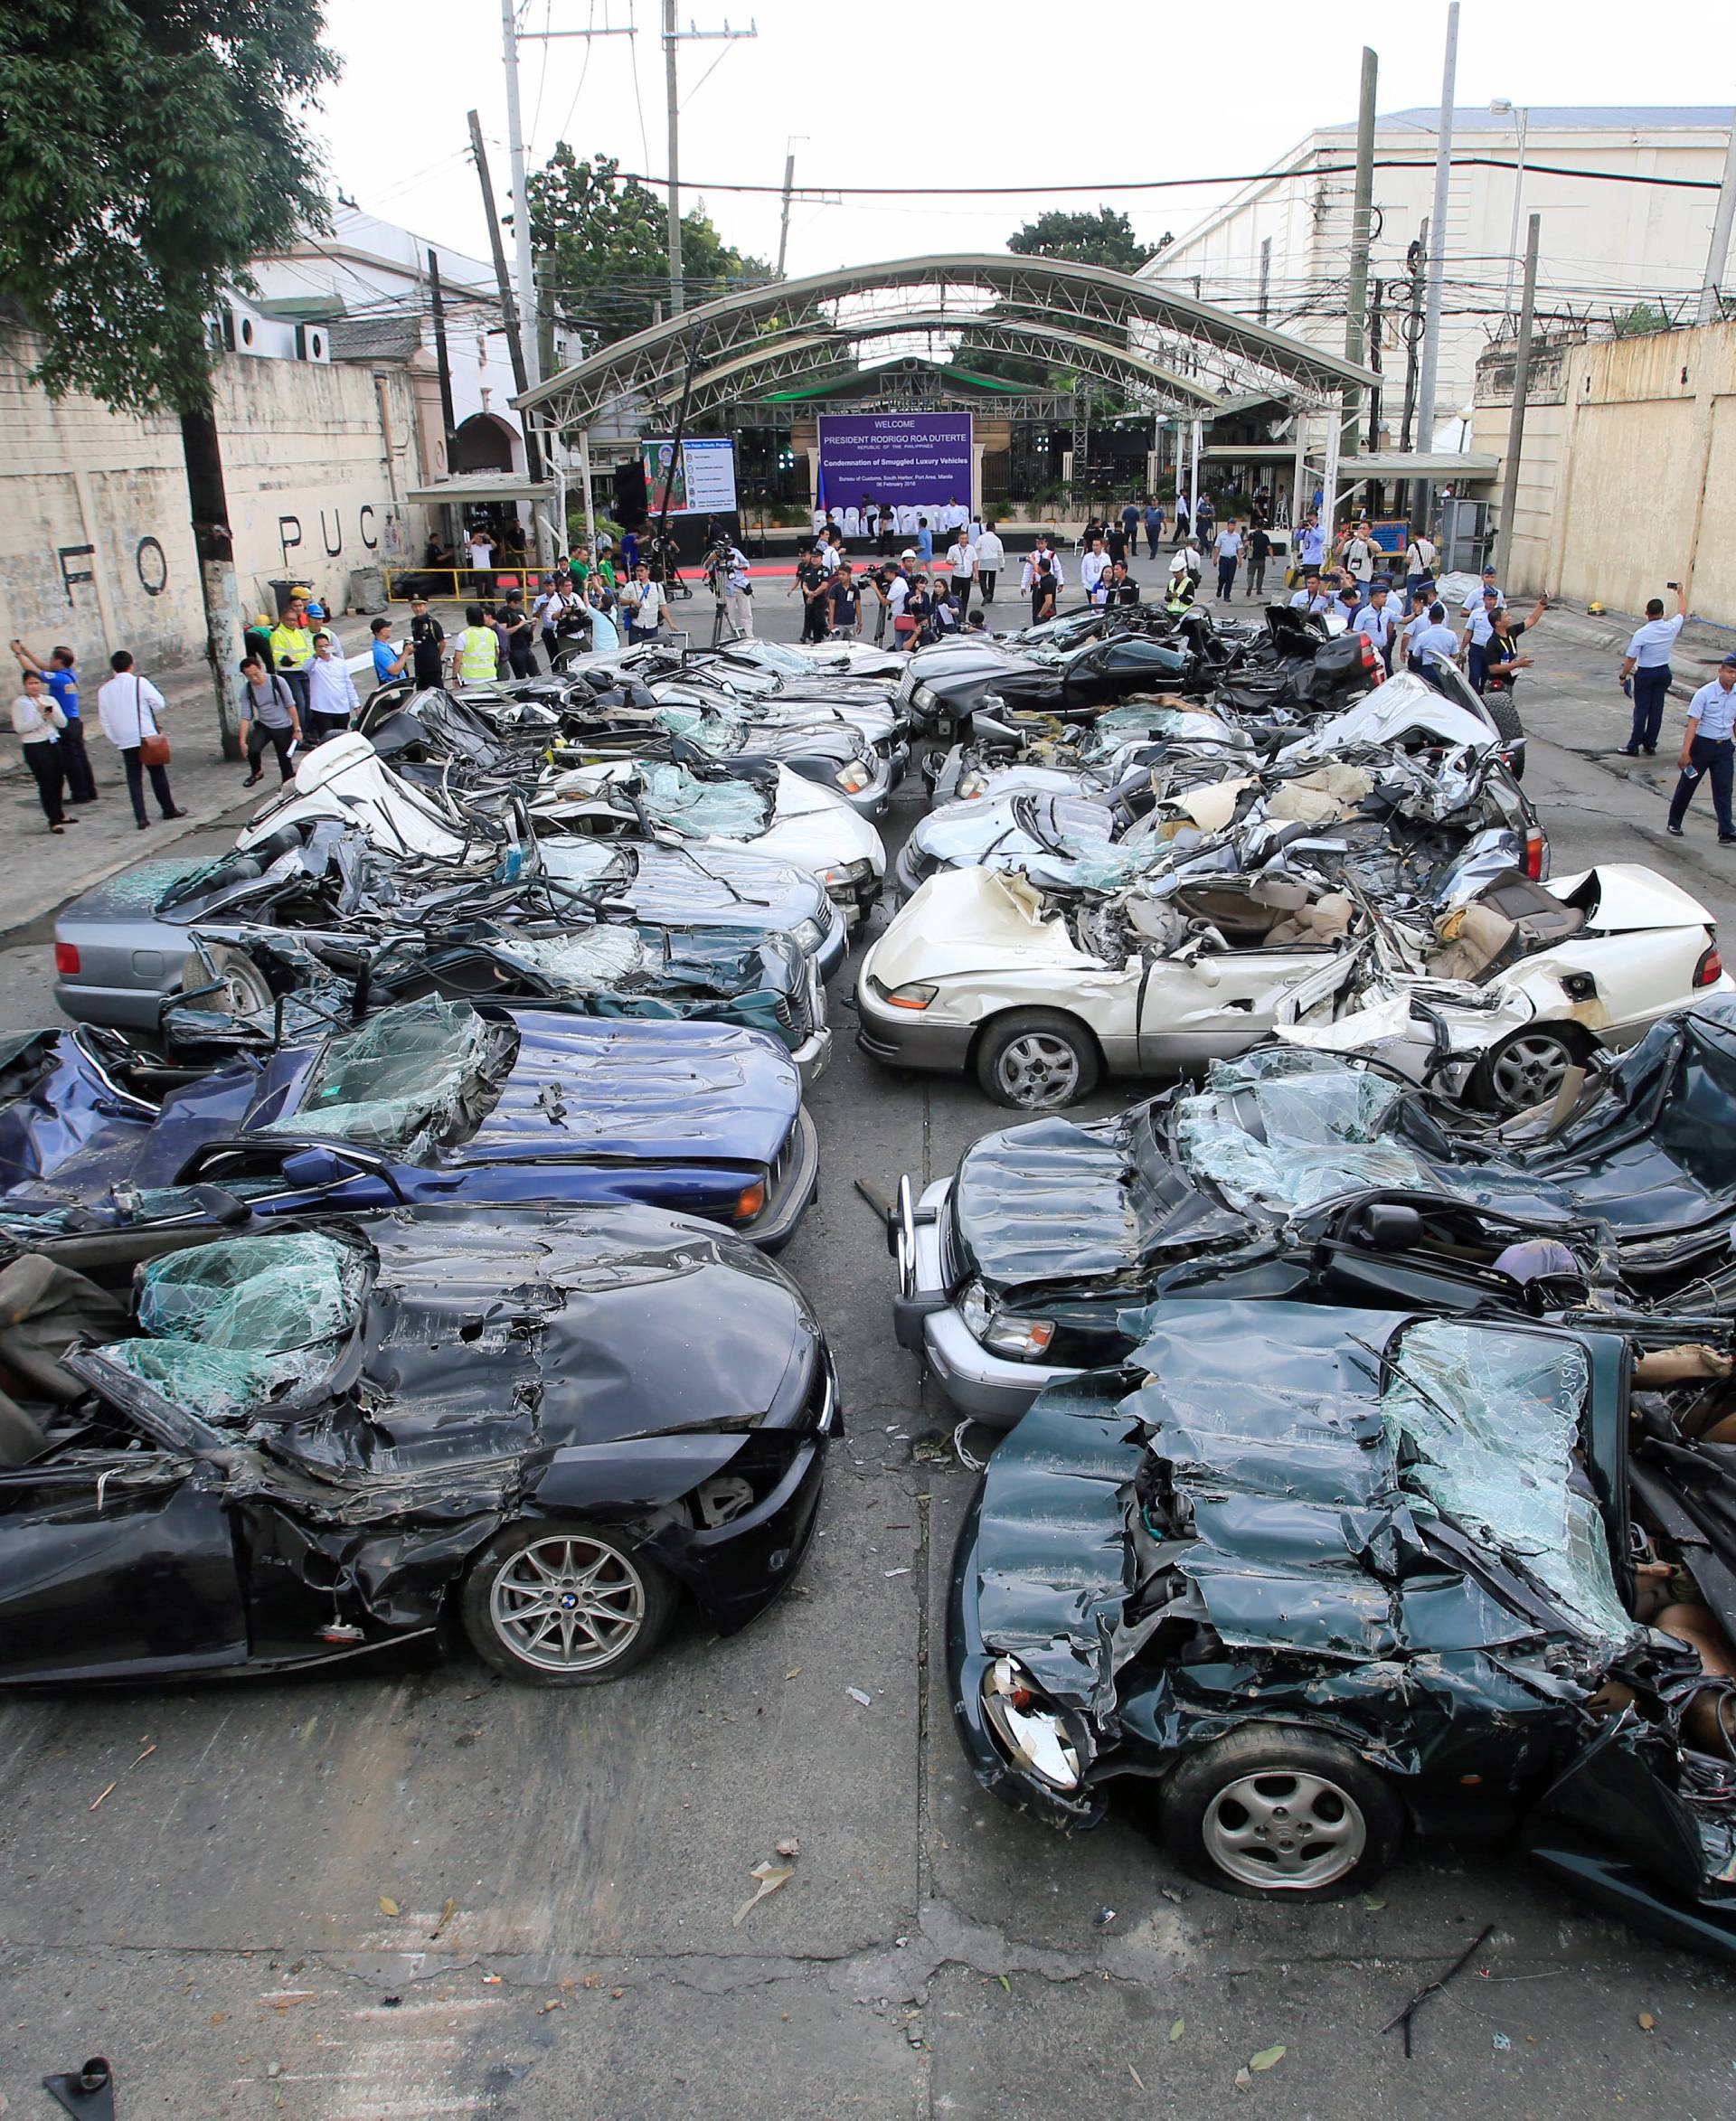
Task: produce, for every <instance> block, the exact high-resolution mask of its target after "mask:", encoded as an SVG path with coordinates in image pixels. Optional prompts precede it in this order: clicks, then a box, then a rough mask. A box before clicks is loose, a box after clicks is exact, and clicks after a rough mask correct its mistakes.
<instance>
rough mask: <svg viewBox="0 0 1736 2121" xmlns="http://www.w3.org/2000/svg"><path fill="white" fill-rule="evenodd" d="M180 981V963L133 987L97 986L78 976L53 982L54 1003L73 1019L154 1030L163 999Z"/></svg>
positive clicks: (122, 1028)
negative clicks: (151, 979)
mask: <svg viewBox="0 0 1736 2121" xmlns="http://www.w3.org/2000/svg"><path fill="white" fill-rule="evenodd" d="M180 984H181V966H180V964H179V963H177V964H176V965H175V967H174V969H173V970H172V971H170V972H167V973H165V974H164V975H163V976H161V977H160V978H158V979H156V980H153V981H151V982H149V983H141V984H140V985H138V986H136V987H99V986H92V985H90V984H89V983H88V982H87V981H84V980H80V979H71V980H68V979H57V980H56V981H55V982H54V1003H55V1006H56V1007H57V1008H58V1009H59V1010H60V1011H61V1013H62V1014H63V1015H66V1016H70V1017H71V1020H72V1022H73V1023H95V1024H101V1025H104V1026H106V1027H108V1028H109V1029H111V1030H114V1031H151V1032H154V1031H155V1030H156V1027H157V1024H158V1022H159V1021H160V1019H161V1017H162V1013H163V999H164V996H165V995H172V994H173V993H174V992H175V989H176V988H177V987H178V986H179V985H180Z"/></svg>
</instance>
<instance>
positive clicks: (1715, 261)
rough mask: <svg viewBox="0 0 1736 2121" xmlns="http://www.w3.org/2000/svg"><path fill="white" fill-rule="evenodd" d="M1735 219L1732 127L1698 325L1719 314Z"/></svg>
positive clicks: (1734, 139) (1735, 139) (1735, 134)
mask: <svg viewBox="0 0 1736 2121" xmlns="http://www.w3.org/2000/svg"><path fill="white" fill-rule="evenodd" d="M1732 221H1736V126H1731V128H1730V145H1729V146H1728V147H1726V148H1725V149H1724V181H1723V184H1722V186H1721V187H1720V189H1719V193H1718V211H1717V212H1716V213H1715V214H1713V215H1712V248H1711V250H1708V251H1707V253H1706V277H1705V279H1704V281H1703V284H1702V286H1701V288H1700V306H1699V307H1698V308H1697V309H1696V310H1695V311H1694V322H1695V324H1710V323H1711V322H1712V318H1713V317H1714V316H1717V314H1718V290H1719V288H1720V287H1721V286H1722V283H1723V278H1724V263H1725V260H1726V259H1728V258H1729V256H1730V228H1731V222H1732Z"/></svg>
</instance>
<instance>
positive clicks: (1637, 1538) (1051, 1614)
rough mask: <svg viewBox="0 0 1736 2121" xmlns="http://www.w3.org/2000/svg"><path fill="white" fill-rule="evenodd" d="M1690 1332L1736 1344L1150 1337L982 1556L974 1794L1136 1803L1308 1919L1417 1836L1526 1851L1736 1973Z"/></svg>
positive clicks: (994, 1528)
mask: <svg viewBox="0 0 1736 2121" xmlns="http://www.w3.org/2000/svg"><path fill="white" fill-rule="evenodd" d="M1684 1326H1685V1328H1686V1329H1687V1330H1688V1331H1689V1332H1692V1333H1693V1334H1694V1335H1695V1336H1696V1337H1703V1336H1704V1335H1706V1334H1718V1333H1719V1331H1720V1328H1719V1325H1718V1323H1717V1322H1716V1321H1713V1322H1711V1323H1710V1324H1708V1322H1707V1321H1705V1320H1702V1319H1695V1320H1690V1321H1648V1322H1646V1324H1645V1325H1644V1326H1642V1327H1640V1328H1638V1329H1637V1330H1628V1331H1614V1330H1605V1329H1601V1328H1599V1327H1598V1326H1597V1325H1595V1324H1590V1325H1587V1326H1584V1327H1576V1328H1574V1329H1571V1330H1569V1329H1567V1328H1564V1327H1560V1326H1553V1325H1546V1324H1520V1323H1518V1322H1515V1321H1510V1320H1476V1319H1462V1318H1461V1319H1444V1318H1441V1317H1439V1316H1429V1315H1402V1314H1399V1313H1395V1312H1393V1311H1390V1310H1386V1311H1368V1310H1351V1309H1344V1310H1339V1309H1331V1308H1325V1307H1320V1306H1312V1305H1304V1304H1293V1303H1288V1302H1273V1303H1264V1304H1260V1303H1226V1302H1221V1301H1220V1302H1209V1301H1194V1300H1188V1299H1176V1298H1170V1299H1165V1301H1162V1302H1160V1303H1158V1304H1156V1305H1154V1306H1151V1307H1150V1309H1149V1310H1148V1311H1147V1312H1146V1315H1145V1318H1144V1320H1143V1327H1142V1333H1141V1336H1140V1344H1139V1346H1138V1348H1137V1352H1136V1353H1135V1354H1134V1355H1133V1356H1132V1358H1131V1359H1130V1360H1129V1362H1127V1363H1126V1364H1125V1365H1124V1366H1122V1367H1120V1368H1118V1369H1115V1370H1105V1371H1095V1372H1088V1373H1085V1374H1083V1375H1081V1376H1080V1377H1078V1378H1075V1379H1073V1380H1071V1381H1067V1382H1063V1383H1060V1384H1056V1385H1052V1386H1051V1387H1050V1388H1049V1389H1048V1390H1046V1391H1045V1392H1043V1395H1042V1396H1041V1397H1040V1398H1039V1399H1038V1400H1036V1402H1035V1404H1034V1405H1033V1407H1032V1409H1031V1410H1030V1412H1029V1413H1028V1414H1026V1415H1025V1417H1024V1419H1023V1420H1022V1421H1021V1422H1020V1423H1019V1424H1018V1425H1017V1427H1016V1428H1014V1430H1013V1431H1012V1433H1011V1434H1010V1435H1009V1436H1008V1437H1007V1438H1006V1439H1005V1442H1004V1443H1003V1444H1002V1445H1001V1446H1000V1447H999V1448H998V1449H997V1451H996V1452H995V1456H994V1457H993V1458H992V1459H991V1461H990V1463H989V1466H988V1468H987V1471H986V1475H984V1478H983V1481H982V1485H981V1487H980V1490H979V1492H978V1494H977V1498H976V1501H975V1503H974V1504H973V1507H972V1509H971V1511H970V1513H969V1515H968V1518H967V1522H966V1523H965V1526H964V1528H963V1531H962V1532H961V1534H960V1538H959V1541H958V1551H957V1555H956V1558H955V1563H954V1573H953V1581H952V1587H951V1607H950V1617H949V1627H948V1663H949V1670H950V1676H951V1682H952V1694H953V1702H954V1709H955V1715H956V1718H957V1721H958V1731H959V1735H960V1738H961V1739H962V1741H963V1744H964V1748H965V1751H966V1753H967V1756H968V1758H969V1759H970V1761H971V1763H972V1765H973V1767H975V1769H976V1771H977V1775H978V1777H980V1779H981V1780H982V1781H983V1782H984V1784H985V1785H986V1786H987V1787H988V1788H989V1789H991V1790H992V1791H994V1792H995V1793H996V1794H998V1795H999V1796H1003V1797H1005V1798H1007V1799H1008V1800H1009V1801H1010V1802H1012V1803H1013V1804H1014V1805H1018V1806H1020V1807H1022V1808H1024V1809H1028V1810H1030V1811H1032V1812H1033V1813H1035V1814H1036V1815H1039V1816H1040V1817H1042V1818H1043V1819H1046V1820H1047V1821H1049V1822H1050V1823H1052V1824H1055V1825H1059V1826H1062V1827H1069V1828H1071V1827H1078V1826H1090V1825H1095V1824H1098V1823H1099V1821H1100V1820H1101V1819H1102V1817H1103V1816H1104V1814H1105V1811H1106V1809H1107V1806H1108V1802H1109V1793H1110V1787H1111V1785H1113V1784H1115V1783H1116V1782H1117V1781H1118V1780H1120V1779H1122V1778H1127V1785H1128V1786H1129V1787H1131V1788H1132V1789H1134V1790H1137V1791H1138V1792H1140V1793H1145V1801H1146V1802H1147V1803H1154V1804H1155V1807H1156V1814H1157V1816H1158V1819H1159V1821H1160V1823H1161V1824H1162V1826H1163V1829H1164V1832H1165V1838H1166V1840H1167V1842H1168V1843H1169V1846H1170V1847H1171V1849H1172V1851H1173V1852H1174V1853H1175V1855H1176V1857H1177V1858H1178V1860H1179V1861H1181V1862H1183V1863H1184V1864H1185V1865H1186V1866H1187V1867H1188V1868H1189V1869H1190V1870H1192V1871H1194V1872H1195V1873H1196V1874H1197V1875H1199V1876H1201V1877H1203V1878H1204V1879H1206V1880H1208V1881H1210V1882H1212V1883H1213V1884H1214V1885H1217V1886H1219V1887H1221V1888H1222V1889H1223V1890H1227V1891H1231V1892H1240V1893H1243V1894H1247V1895H1251V1896H1262V1897H1271V1898H1275V1899H1286V1898H1288V1899H1319V1898H1326V1897H1328V1896H1332V1895H1335V1894H1340V1893H1344V1892H1347V1891H1350V1890H1355V1889H1357V1888H1359V1887H1361V1886H1363V1885H1364V1884H1366V1883H1368V1882H1369V1881H1372V1880H1373V1878H1374V1877H1375V1876H1377V1875H1378V1874H1379V1872H1380V1871H1382V1869H1383V1868H1384V1867H1385V1866H1386V1865H1387V1864H1388V1863H1389V1862H1391V1861H1392V1858H1393V1857H1394V1855H1395V1854H1396V1853H1397V1852H1398V1850H1399V1848H1400V1846H1401V1843H1402V1842H1403V1840H1404V1838H1405V1836H1406V1835H1407V1833H1411V1832H1415V1833H1421V1834H1450V1835H1465V1834H1471V1833H1475V1834H1516V1835H1517V1837H1518V1838H1519V1840H1520V1842H1521V1843H1522V1844H1523V1845H1524V1847H1525V1848H1526V1849H1527V1850H1528V1851H1529V1852H1530V1853H1531V1854H1532V1855H1533V1856H1534V1857H1536V1858H1537V1859H1538V1860H1539V1861H1540V1862H1543V1864H1544V1865H1545V1866H1546V1867H1547V1868H1548V1869H1550V1870H1551V1871H1553V1872H1554V1873H1555V1874H1556V1875H1557V1876H1558V1877H1559V1878H1561V1880H1563V1881H1565V1882H1566V1883H1568V1884H1569V1885H1570V1886H1571V1887H1572V1888H1574V1889H1575V1890H1579V1891H1580V1892H1582V1893H1584V1894H1586V1895H1588V1896H1589V1897H1590V1899H1593V1900H1594V1901H1596V1902H1597V1903H1598V1904H1599V1906H1600V1907H1601V1908H1602V1909H1605V1910H1606V1911H1609V1912H1612V1913H1617V1914H1620V1915H1622V1916H1624V1917H1625V1918H1628V1920H1630V1921H1632V1922H1634V1923H1636V1924H1637V1925H1639V1926H1640V1927H1642V1928H1646V1929H1647V1930H1649V1931H1650V1932H1652V1933H1653V1934H1655V1935H1656V1936H1659V1937H1664V1938H1665V1939H1666V1940H1667V1941H1669V1942H1671V1943H1674V1944H1677V1945H1684V1946H1687V1947H1693V1948H1698V1949H1703V1950H1707V1951H1711V1952H1714V1953H1716V1954H1719V1955H1721V1956H1724V1957H1726V1958H1736V1747H1733V1746H1732V1739H1731V1733H1732V1730H1733V1729H1736V1716H1733V1715H1732V1708H1733V1707H1736V1703H1732V1691H1733V1690H1736V1681H1732V1680H1731V1678H1729V1677H1726V1676H1723V1674H1724V1673H1730V1672H1731V1671H1736V1654H1732V1651H1731V1637H1732V1635H1736V1443H1731V1442H1729V1441H1720V1440H1717V1439H1718V1438H1719V1437H1720V1436H1723V1437H1728V1436H1730V1435H1731V1434H1733V1433H1736V1420H1732V1419H1731V1389H1730V1383H1729V1379H1728V1376H1727V1374H1723V1373H1724V1372H1727V1371H1728V1368H1729V1365H1728V1362H1727V1361H1721V1360H1719V1359H1717V1354H1718V1352H1717V1351H1715V1352H1714V1358H1713V1359H1712V1360H1710V1361H1707V1360H1704V1359H1702V1358H1701V1357H1700V1352H1699V1351H1698V1350H1697V1349H1694V1350H1683V1349H1679V1348H1678V1349H1675V1350H1670V1349H1668V1348H1666V1346H1665V1343H1667V1342H1668V1341H1669V1340H1670V1338H1671V1337H1672V1336H1673V1335H1674V1336H1676V1337H1679V1336H1680V1335H1681V1334H1682V1333H1683V1331H1684ZM1727 1342H1728V1331H1727V1327H1726V1328H1725V1329H1724V1331H1723V1344H1722V1354H1724V1355H1727V1353H1728V1347H1727ZM1659 1379H1661V1380H1663V1381H1662V1382H1658V1381H1657V1380H1659ZM1663 1568H1668V1569H1671V1570H1674V1571H1675V1574H1674V1576H1673V1577H1672V1578H1671V1579H1669V1580H1670V1588H1669V1590H1668V1592H1667V1593H1666V1594H1663V1595H1666V1596H1667V1597H1668V1598H1671V1599H1672V1600H1673V1601H1675V1602H1672V1603H1670V1604H1668V1605H1667V1606H1665V1605H1664V1604H1662V1603H1661V1598H1660V1593H1659V1589H1658V1586H1659V1583H1660V1580H1661V1578H1660V1574H1659V1571H1660V1570H1661V1569H1663ZM1696 1593H1697V1597H1698V1598H1699V1599H1703V1601H1704V1602H1703V1604H1702V1603H1695V1602H1693V1601H1694V1599H1695V1597H1696ZM1703 1653H1709V1654H1703Z"/></svg>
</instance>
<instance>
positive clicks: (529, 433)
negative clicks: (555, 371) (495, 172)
mask: <svg viewBox="0 0 1736 2121" xmlns="http://www.w3.org/2000/svg"><path fill="white" fill-rule="evenodd" d="M470 152H471V154H472V155H473V156H475V158H476V181H477V182H478V183H479V184H481V186H482V217H483V219H484V220H485V221H486V222H487V223H488V248H489V250H491V251H492V252H493V253H494V259H495V287H497V288H499V290H500V320H501V322H502V323H503V324H504V325H505V327H506V351H507V354H509V355H510V357H511V359H512V363H513V383H514V388H515V389H516V391H518V394H519V395H520V396H521V397H523V396H524V392H525V391H528V390H529V389H530V387H531V385H530V379H529V377H528V376H527V375H526V373H525V369H524V334H523V333H522V332H521V331H520V330H519V317H518V306H517V304H516V303H515V302H514V300H513V283H512V281H511V280H510V279H509V278H507V276H506V250H505V245H504V244H503V243H502V241H501V240H500V217H499V215H498V214H497V213H496V212H495V187H494V184H493V181H492V180H491V178H490V177H489V174H488V150H487V149H486V147H485V146H483V144H482V125H481V121H480V120H479V119H478V118H477V117H476V112H475V111H474V110H473V111H472V112H471V113H470ZM519 418H520V419H521V420H522V421H523V423H524V468H525V470H526V472H528V473H529V475H530V476H531V477H532V478H533V479H541V477H542V450H541V449H540V448H538V446H537V439H536V429H534V428H533V426H532V425H531V422H530V419H529V416H528V415H527V414H524V413H521V414H520V415H519Z"/></svg>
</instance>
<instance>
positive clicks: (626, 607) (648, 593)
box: [621, 560, 663, 647]
mask: <svg viewBox="0 0 1736 2121" xmlns="http://www.w3.org/2000/svg"><path fill="white" fill-rule="evenodd" d="M629 599H630V601H629ZM621 608H622V610H623V611H625V612H626V613H627V646H629V647H632V646H637V644H638V643H639V642H641V641H649V640H654V639H655V638H656V631H657V622H658V620H659V619H660V618H661V617H662V616H663V588H662V585H661V583H658V582H654V581H653V580H651V570H650V567H649V566H648V565H647V564H646V561H643V560H641V561H640V562H639V564H638V565H637V567H636V568H635V569H634V570H633V580H631V581H630V582H628V583H627V584H626V585H625V587H624V588H623V589H622V591H621Z"/></svg>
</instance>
